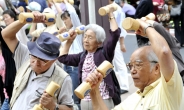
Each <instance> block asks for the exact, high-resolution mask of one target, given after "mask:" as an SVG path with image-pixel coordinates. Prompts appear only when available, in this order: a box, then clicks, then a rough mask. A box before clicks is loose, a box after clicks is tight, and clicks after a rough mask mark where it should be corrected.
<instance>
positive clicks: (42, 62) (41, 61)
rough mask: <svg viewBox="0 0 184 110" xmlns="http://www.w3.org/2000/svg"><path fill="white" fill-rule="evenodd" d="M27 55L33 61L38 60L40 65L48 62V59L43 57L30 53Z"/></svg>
mask: <svg viewBox="0 0 184 110" xmlns="http://www.w3.org/2000/svg"><path fill="white" fill-rule="evenodd" d="M29 56H30V58H31V59H32V60H33V61H39V62H40V63H41V65H43V66H45V65H46V64H47V63H48V62H49V60H44V59H41V58H38V57H36V56H34V55H31V54H29Z"/></svg>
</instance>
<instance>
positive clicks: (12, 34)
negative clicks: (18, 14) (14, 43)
mask: <svg viewBox="0 0 184 110" xmlns="http://www.w3.org/2000/svg"><path fill="white" fill-rule="evenodd" d="M23 26H24V24H22V23H20V22H19V20H17V21H15V22H13V23H11V24H10V25H8V26H7V27H6V28H5V29H3V30H2V36H3V37H5V39H7V38H9V39H15V38H16V33H17V32H18V31H19V30H20V29H21V28H22V27H23Z"/></svg>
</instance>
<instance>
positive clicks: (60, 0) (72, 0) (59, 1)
mask: <svg viewBox="0 0 184 110" xmlns="http://www.w3.org/2000/svg"><path fill="white" fill-rule="evenodd" d="M53 1H54V2H56V3H61V2H64V0H53ZM68 3H70V4H71V5H73V4H74V0H68Z"/></svg>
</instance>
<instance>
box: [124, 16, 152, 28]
mask: <svg viewBox="0 0 184 110" xmlns="http://www.w3.org/2000/svg"><path fill="white" fill-rule="evenodd" d="M142 19H144V20H154V19H155V15H154V14H153V13H150V14H148V15H147V16H145V17H142ZM122 26H123V28H124V29H125V30H135V31H137V30H138V29H139V27H140V24H139V22H138V21H137V20H135V19H133V18H129V17H127V18H125V19H124V20H123V23H122Z"/></svg>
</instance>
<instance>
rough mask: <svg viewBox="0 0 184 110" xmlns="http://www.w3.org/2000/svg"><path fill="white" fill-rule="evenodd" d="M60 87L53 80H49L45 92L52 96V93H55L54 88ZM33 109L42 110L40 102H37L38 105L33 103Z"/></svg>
mask: <svg viewBox="0 0 184 110" xmlns="http://www.w3.org/2000/svg"><path fill="white" fill-rule="evenodd" d="M59 88H60V86H59V85H58V84H56V83H55V82H53V81H52V82H51V83H50V84H49V85H48V86H47V88H46V90H45V91H46V92H47V93H48V94H49V95H51V96H52V97H53V96H54V94H55V92H56V90H57V89H59ZM33 110H43V108H42V105H41V104H39V105H37V104H36V105H35V106H34V107H33Z"/></svg>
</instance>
